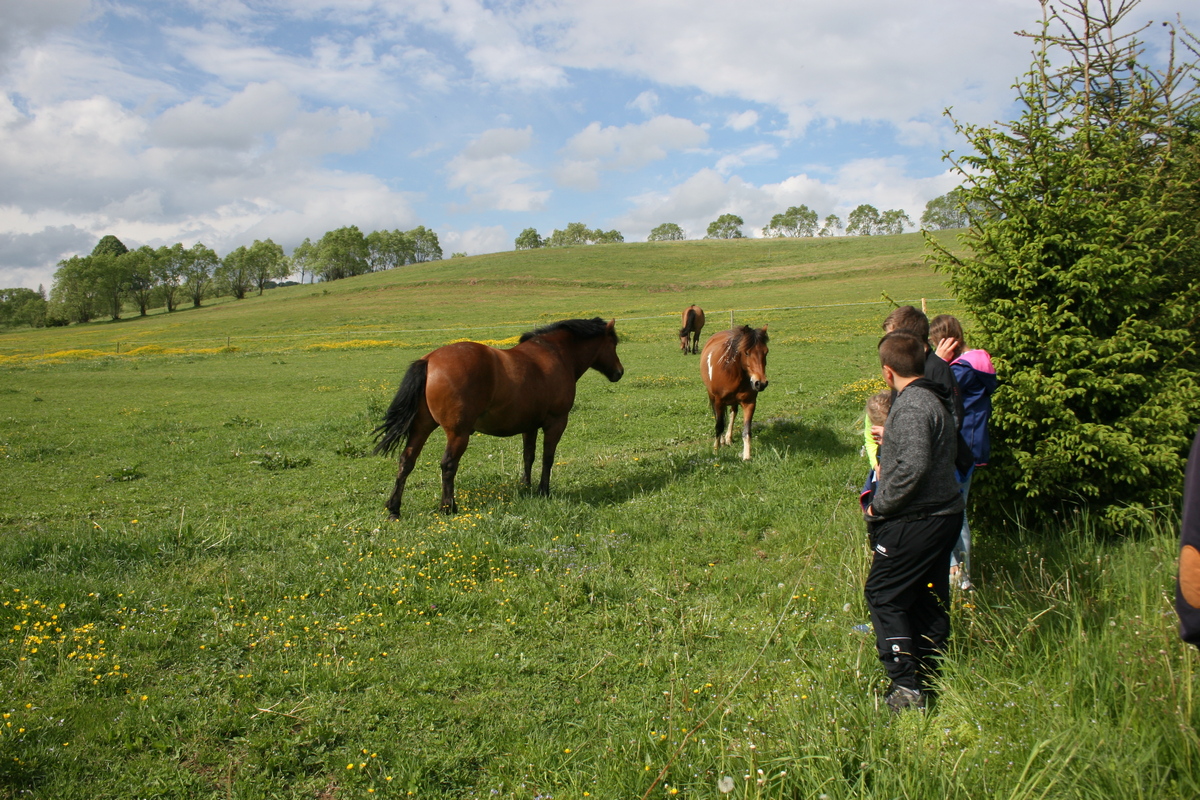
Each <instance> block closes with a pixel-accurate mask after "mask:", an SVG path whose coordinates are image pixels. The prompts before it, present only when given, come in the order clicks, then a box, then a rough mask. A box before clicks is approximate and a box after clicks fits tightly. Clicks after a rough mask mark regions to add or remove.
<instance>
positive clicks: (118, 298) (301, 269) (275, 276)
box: [0, 225, 442, 327]
mask: <svg viewBox="0 0 1200 800" xmlns="http://www.w3.org/2000/svg"><path fill="white" fill-rule="evenodd" d="M441 258H442V248H441V245H440V244H439V242H438V236H437V233H435V232H434V231H432V230H430V229H428V228H426V227H425V226H423V225H422V226H418V227H416V228H414V229H412V230H410V231H401V230H391V231H387V230H384V231H373V232H372V233H370V234H367V235H365V236H364V235H363V233H362V231H360V230H359V229H358V227H357V226H354V225H350V226H347V227H344V228H338V229H337V230H332V231H328V232H327V233H326V234H325V235H324V236H322V237H321V238H320V239H319V240H318V241H316V242H313V241H311V240H310V239H305V240H304V241H303V242H302V243H301V244H300V245H299V246H298V247H296V249H295V250H294V251H293V252H292V255H291V256H287V255H285V254H284V252H283V247H282V246H280V245H278V244H276V243H275V242H274V241H272V240H271V239H263V240H255V242H254V243H253V244H251V245H248V246H246V245H243V246H240V247H238V248H236V249H234V250H232V251H231V252H229V253H227V254H226V255H225V256H224V257H223V258H222V257H220V256H218V255H217V253H216V252H215V251H213V250H212V249H211V248H209V247H207V246H205V245H204V244H203V243H202V242H197V243H196V244H194V245H192V246H191V247H189V248H185V247H184V246H183V245H182V244H181V243H178V242H177V243H175V244H173V245H170V246H167V245H164V246H162V247H159V248H153V247H148V246H142V247H139V248H137V249H135V250H130V249H129V248H128V247H126V246H125V244H124V243H123V242H122V241H121V240H120V239H118V238H117V237H116V236H112V235H108V236H105V237H104V238H102V239H101V240H100V241H99V242H98V243H97V244H96V246H95V248H93V250H92V252H91V253H90V254H89V255H86V256H71V257H70V258H66V259H63V260H62V261H60V262H59V263H58V269H57V270H56V271H55V273H54V283H53V285H52V287H51V289H50V293H49V296H47V294H46V291H45V289H44V288H43V287H38V290H37V291H36V292H35V291H33V290H32V289H0V325H5V326H14V325H30V326H32V327H42V326H46V325H51V326H53V325H68V324H70V323H72V322H89V321H91V320H93V319H100V318H102V317H104V316H108V317H110V318H112V319H120V318H121V315H122V314H124V313H126V311H127V310H136V311H137V313H138V314H139V315H141V316H145V315H146V314H147V313H148V311H149V309H151V308H166V310H167V312H168V313H170V312H173V311H175V310H176V309H178V308H179V307H180V306H181V305H183V304H186V303H188V302H189V301H190V302H191V305H192V307H194V308H198V307H199V306H200V304H201V301H203V300H204V299H205V298H207V297H219V296H232V297H234V298H236V299H238V300H240V299H242V298H244V297H245V296H246V295H247V294H249V293H250V292H252V291H253V290H254V289H257V290H258V293H259V294H262V293H263V290H264V289H268V288H271V287H274V286H279V285H287V283H281V282H282V281H285V279H286V278H288V277H289V276H291V275H294V274H296V273H299V275H300V281H299V282H300V283H303V282H304V278H305V277H306V276H307V277H308V278H309V280H310V281H316V280H321V281H333V280H338V279H339V278H349V277H351V276H354V275H362V274H365V273H368V272H379V271H382V270H386V269H395V268H396V267H402V266H406V265H408V264H419V263H422V262H426V261H436V260H438V259H441Z"/></svg>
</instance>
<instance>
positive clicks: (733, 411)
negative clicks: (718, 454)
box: [725, 403, 738, 444]
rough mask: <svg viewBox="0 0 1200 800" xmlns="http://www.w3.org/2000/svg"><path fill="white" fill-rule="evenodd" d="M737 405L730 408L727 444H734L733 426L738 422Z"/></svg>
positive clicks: (726, 433) (726, 432)
mask: <svg viewBox="0 0 1200 800" xmlns="http://www.w3.org/2000/svg"><path fill="white" fill-rule="evenodd" d="M737 412H738V407H737V403H734V404H733V405H731V406H730V407H729V425H728V426H726V428H725V444H733V424H734V423H735V422H737Z"/></svg>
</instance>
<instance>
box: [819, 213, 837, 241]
mask: <svg viewBox="0 0 1200 800" xmlns="http://www.w3.org/2000/svg"><path fill="white" fill-rule="evenodd" d="M841 230H842V218H841V217H839V216H838V215H837V214H830V215H829V216H828V217H826V218H825V220H824V221H823V222H822V223H821V230H820V232H818V233H817V235H818V236H837V235H838V233H840V232H841Z"/></svg>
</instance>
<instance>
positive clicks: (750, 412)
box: [742, 400, 756, 461]
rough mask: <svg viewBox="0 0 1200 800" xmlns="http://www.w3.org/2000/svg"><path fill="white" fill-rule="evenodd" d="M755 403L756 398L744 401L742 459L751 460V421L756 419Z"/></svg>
mask: <svg viewBox="0 0 1200 800" xmlns="http://www.w3.org/2000/svg"><path fill="white" fill-rule="evenodd" d="M755 405H756V402H755V401H754V400H751V401H750V402H748V403H742V461H749V460H750V423H751V422H753V421H754V406H755Z"/></svg>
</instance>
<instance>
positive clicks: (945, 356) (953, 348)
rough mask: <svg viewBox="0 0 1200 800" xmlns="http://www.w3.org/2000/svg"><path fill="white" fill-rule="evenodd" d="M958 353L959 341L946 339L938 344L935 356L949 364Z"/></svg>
mask: <svg viewBox="0 0 1200 800" xmlns="http://www.w3.org/2000/svg"><path fill="white" fill-rule="evenodd" d="M957 351H958V339H952V338H950V337H946V338H945V339H942V340H941V341H940V342H938V345H937V348H936V349H935V350H934V351H933V352H934V354H935V355H936V356H937V357H938V358H940V359H941V360H942V361H946V362H949V361H950V360H951V359H953V358H954V354H955V353H956V352H957Z"/></svg>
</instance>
